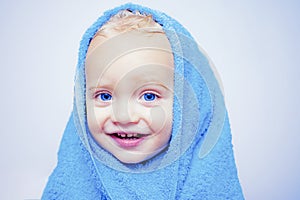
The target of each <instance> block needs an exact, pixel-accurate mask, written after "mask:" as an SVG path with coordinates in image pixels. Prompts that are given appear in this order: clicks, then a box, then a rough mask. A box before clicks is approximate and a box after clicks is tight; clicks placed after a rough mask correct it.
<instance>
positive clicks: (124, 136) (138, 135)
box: [111, 133, 146, 140]
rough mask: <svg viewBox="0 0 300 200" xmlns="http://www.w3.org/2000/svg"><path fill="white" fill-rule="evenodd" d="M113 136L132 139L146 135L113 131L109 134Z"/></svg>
mask: <svg viewBox="0 0 300 200" xmlns="http://www.w3.org/2000/svg"><path fill="white" fill-rule="evenodd" d="M111 135H112V136H114V137H117V138H120V139H125V140H130V139H131V140H134V139H140V138H142V137H145V136H146V135H142V134H138V133H128V134H127V133H113V134H111Z"/></svg>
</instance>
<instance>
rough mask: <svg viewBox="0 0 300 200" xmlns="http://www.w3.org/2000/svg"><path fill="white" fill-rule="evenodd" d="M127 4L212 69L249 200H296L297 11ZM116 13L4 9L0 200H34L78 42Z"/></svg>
mask: <svg viewBox="0 0 300 200" xmlns="http://www.w3.org/2000/svg"><path fill="white" fill-rule="evenodd" d="M133 2H138V3H141V4H144V5H146V6H149V7H152V8H155V9H159V10H161V11H164V12H166V13H167V14H169V15H171V16H173V17H174V18H176V19H178V20H179V21H180V22H181V23H182V24H184V25H185V26H186V27H187V29H188V30H190V32H191V33H192V34H193V36H194V37H195V38H196V40H197V41H198V42H199V45H200V46H201V47H203V48H204V49H205V50H206V52H207V53H208V55H209V56H210V58H211V59H212V60H213V61H214V63H215V65H216V68H217V69H218V72H219V74H220V77H221V79H222V81H223V85H224V88H225V99H226V104H227V108H228V110H229V115H230V120H231V126H232V130H233V143H234V150H235V156H236V162H237V165H238V170H239V176H240V180H241V184H242V187H243V191H244V194H245V197H246V199H255V200H259V199H262V200H269V199H270V200H271V199H272V200H279V199H299V198H300V190H299V189H298V188H299V185H300V173H299V169H300V159H299V155H300V147H299V146H300V131H299V130H300V123H299V119H300V105H299V104H300V103H299V102H300V99H299V97H300V79H299V77H298V76H299V75H300V73H299V72H300V39H299V35H300V21H299V19H300V3H298V2H299V1H298V2H297V1H296V0H295V1H292V0H287V1H277V0H275V1H274V0H273V1H271V0H263V1H259V0H254V1H246V0H240V1H237V0H236V1H221V0H210V1H204V0H198V1H196V0H193V1H192V0H185V1H182V0H173V1H172V2H173V3H172V4H170V3H169V2H171V1H159V0H152V1H147V0H143V1H142V0H140V1H137V0H136V1H133ZM120 3H125V1H117V0H112V1H110V2H109V1H96V0H90V1H86V0H77V1H70V0H65V1H57V0H56V1H33V0H29V1H21V0H19V1H18V0H11V1H9V0H2V1H1V2H0V27H1V28H0V30H1V31H0V35H1V37H0V44H1V47H0V55H1V73H0V91H1V98H0V105H1V112H0V117H1V126H0V132H1V140H0V154H1V161H0V162H1V163H0V164H1V170H0V177H1V179H0V188H1V192H0V199H39V198H40V196H41V193H42V190H43V188H44V186H45V184H46V180H47V177H48V175H49V174H50V173H51V171H52V169H53V168H54V166H55V163H56V152H57V150H58V146H59V141H60V139H61V135H62V132H63V130H64V127H65V124H66V122H67V119H68V117H69V113H70V111H71V107H72V96H73V75H74V69H75V65H76V59H77V49H78V45H79V40H80V38H81V36H82V34H83V32H84V31H85V29H86V28H87V27H88V26H90V25H91V23H93V22H94V21H95V20H96V18H97V17H98V16H99V15H100V14H101V13H102V12H103V11H104V10H107V9H108V8H112V7H114V6H116V5H118V4H120Z"/></svg>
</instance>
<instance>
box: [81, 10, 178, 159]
mask: <svg viewBox="0 0 300 200" xmlns="http://www.w3.org/2000/svg"><path fill="white" fill-rule="evenodd" d="M112 58H113V59H112ZM85 70H86V71H85V72H86V91H87V92H86V106H87V107H86V108H87V121H88V127H89V130H90V132H91V134H92V136H93V137H94V139H95V140H96V141H97V143H98V144H99V145H100V146H101V147H103V148H104V149H106V150H107V151H108V152H110V153H111V154H113V155H114V156H115V157H116V158H117V159H119V160H120V161H121V162H124V163H139V162H142V161H145V160H147V159H149V158H151V157H153V156H155V155H156V154H158V153H159V152H161V151H162V150H164V149H166V147H167V146H168V143H169V140H170V136H171V130H172V108H173V82H174V75H173V74H174V62H173V55H172V50H171V46H170V43H169V41H168V39H167V37H166V35H165V33H164V31H163V30H162V28H161V26H160V25H159V24H157V23H156V22H154V21H153V19H152V18H151V17H150V16H145V15H141V14H140V13H138V12H137V13H132V12H130V11H128V10H124V11H121V12H119V13H118V14H117V15H115V16H113V17H112V18H111V19H110V20H109V21H108V22H107V23H106V24H105V25H104V26H103V27H102V28H101V29H100V30H99V31H98V32H97V33H96V35H95V37H94V38H93V39H92V41H91V43H90V46H89V49H88V52H87V58H86V65H85Z"/></svg>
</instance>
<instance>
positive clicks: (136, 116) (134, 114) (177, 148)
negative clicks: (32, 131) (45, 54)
mask: <svg viewBox="0 0 300 200" xmlns="http://www.w3.org/2000/svg"><path fill="white" fill-rule="evenodd" d="M203 149H204V152H205V153H204V154H203V153H200V152H202V151H203ZM42 199H118V200H119V199H121V200H122V199H126V200H128V199H134V200H135V199H147V200H148V199H243V194H242V190H241V186H240V183H239V180H238V176H237V170H236V166H235V161H234V156H233V151H232V144H231V131H230V125H229V120H228V116H227V112H226V109H225V105H224V100H223V95H222V92H221V89H220V87H219V84H218V81H217V80H216V78H215V75H214V73H213V70H212V67H211V62H210V61H209V60H208V59H207V58H206V56H205V54H203V53H202V52H201V50H199V48H198V45H197V44H196V42H195V41H194V39H193V38H192V37H191V35H190V34H189V33H188V32H187V30H186V29H185V28H183V27H182V26H181V25H180V24H179V23H178V22H177V21H175V20H174V19H172V18H171V17H169V16H167V15H165V14H163V13H160V12H158V11H154V10H151V9H149V8H145V7H143V6H139V5H134V4H125V5H122V6H120V7H117V8H114V9H112V10H109V11H107V12H105V13H104V15H103V16H101V17H100V18H99V19H98V20H97V21H96V23H95V24H93V25H92V26H91V27H90V28H89V29H88V30H87V32H86V33H85V35H84V36H83V39H82V41H81V45H80V50H79V57H78V65H77V68H76V77H75V89H74V106H73V111H72V115H71V117H70V120H69V122H68V125H67V127H66V130H65V132H64V136H63V138H62V142H61V145H60V150H59V153H58V164H57V167H56V168H55V170H54V171H53V173H52V174H51V176H50V177H49V180H48V183H47V186H46V188H45V190H44V194H43V197H42Z"/></svg>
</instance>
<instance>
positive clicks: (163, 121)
mask: <svg viewBox="0 0 300 200" xmlns="http://www.w3.org/2000/svg"><path fill="white" fill-rule="evenodd" d="M150 116H151V124H150V126H151V129H152V130H153V131H154V132H156V133H158V132H163V133H165V132H169V131H170V130H169V129H170V127H171V126H172V124H171V123H172V113H170V112H169V111H168V110H166V109H164V108H163V107H154V108H152V109H151V111H150Z"/></svg>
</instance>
